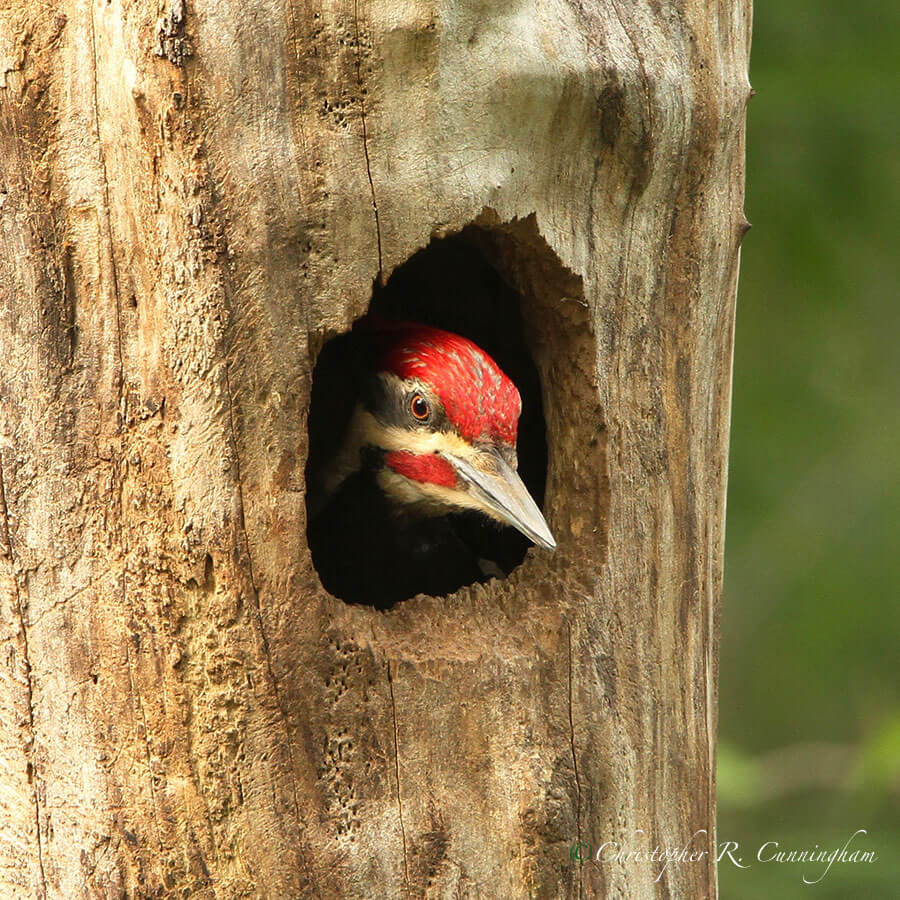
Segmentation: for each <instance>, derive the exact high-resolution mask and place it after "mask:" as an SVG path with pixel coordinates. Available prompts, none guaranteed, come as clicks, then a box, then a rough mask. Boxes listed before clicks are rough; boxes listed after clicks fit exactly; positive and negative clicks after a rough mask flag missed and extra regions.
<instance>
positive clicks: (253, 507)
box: [0, 0, 750, 898]
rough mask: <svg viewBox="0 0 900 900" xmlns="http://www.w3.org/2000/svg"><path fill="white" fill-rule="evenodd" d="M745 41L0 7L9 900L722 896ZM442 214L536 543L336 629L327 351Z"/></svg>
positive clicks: (741, 16) (713, 21)
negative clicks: (317, 563)
mask: <svg viewBox="0 0 900 900" xmlns="http://www.w3.org/2000/svg"><path fill="white" fill-rule="evenodd" d="M749 17H750V13H749V2H747V3H734V4H720V5H713V6H709V4H706V3H700V2H697V0H687V2H685V3H683V4H679V5H678V6H677V7H671V6H665V5H664V6H658V5H656V4H647V5H642V4H628V3H622V2H620V0H596V2H587V3H578V2H573V0H546V2H536V3H513V4H510V3H501V4H491V3H486V4H482V3H474V2H471V3H466V2H462V3H454V2H447V3H429V2H425V0H415V2H409V3H403V4H399V3H398V4H376V3H366V2H358V0H354V2H347V0H343V2H341V0H335V2H331V3H328V4H323V5H318V4H315V3H303V2H294V0H288V2H287V3H284V2H268V0H250V2H235V0H222V2H218V3H189V4H187V5H186V6H185V4H184V3H183V2H182V0H169V4H168V5H163V4H161V3H160V2H157V3H152V4H151V3H147V2H144V0H134V2H125V0H107V2H97V0H90V2H78V0H68V2H63V3H61V4H59V5H58V6H57V7H55V8H53V9H50V8H48V7H47V6H46V5H45V4H42V3H38V2H36V0H11V2H7V3H6V4H5V5H4V7H3V9H2V10H0V154H2V156H0V271H2V282H0V346H2V351H3V356H4V360H5V365H4V367H3V369H2V372H0V403H2V410H0V413H2V418H0V647H2V652H0V895H2V896H3V897H48V898H50V897H53V898H76V897H91V898H93V897H98V898H99V897H104V898H106V897H120V896H129V897H157V896H195V897H272V898H288V897H291V898H293V897H303V898H305V897H323V898H325V897H367V898H368V897H407V898H413V897H435V898H436V897H473V898H474V897H484V898H519V897H525V896H533V897H587V896H597V897H622V898H625V897H627V898H650V897H679V898H700V897H713V896H715V895H716V876H715V859H714V852H712V850H713V847H714V843H713V842H714V829H715V822H714V817H715V774H714V763H715V730H716V667H717V659H716V652H717V616H718V612H717V610H718V596H719V591H720V587H721V572H722V545H723V516H724V507H725V480H726V461H727V442H728V417H729V404H730V381H731V359H732V329H733V321H734V298H735V290H736V280H737V270H738V253H739V244H740V240H741V237H742V235H743V232H744V230H745V227H746V223H744V220H743V215H742V197H743V154H744V150H743V129H744V109H745V103H746V100H747V98H748V96H749V86H748V83H747V77H746V70H747V54H748V44H749ZM473 224H474V225H475V227H474V228H470V229H469V230H468V231H467V232H465V234H467V235H468V238H467V240H468V241H469V243H470V244H471V246H472V248H473V252H476V251H477V252H478V253H480V254H482V255H483V257H484V258H485V259H486V260H488V261H489V262H490V263H491V265H493V266H494V267H495V268H496V269H497V271H498V272H499V273H500V274H501V275H502V276H503V278H504V279H505V280H507V281H508V282H509V283H510V284H511V285H513V287H515V289H516V290H517V291H518V292H519V294H520V295H521V297H522V320H523V323H524V328H525V334H526V338H527V340H528V343H529V347H530V350H531V353H532V355H533V357H534V361H535V364H536V366H537V370H538V372H539V375H540V378H541V385H542V388H541V389H542V395H543V404H544V414H545V418H546V428H547V444H548V456H549V462H548V472H547V492H546V502H545V506H544V509H545V512H546V514H547V517H548V520H549V522H550V524H551V526H552V528H553V531H554V533H555V535H556V537H557V540H558V542H559V549H558V550H557V552H556V553H555V554H552V555H551V554H547V553H544V552H540V551H534V550H532V551H531V552H529V554H528V557H527V559H526V561H525V562H524V563H523V565H521V566H520V567H519V568H518V569H516V570H515V571H514V572H513V573H512V574H511V575H510V576H509V577H508V578H507V579H505V580H494V581H491V582H488V583H486V584H484V585H475V586H471V587H468V588H464V589H462V590H461V591H459V592H457V593H456V594H454V595H452V596H450V597H447V598H431V597H417V598H415V599H412V600H409V601H406V602H404V603H401V604H399V605H398V606H396V607H395V608H393V609H392V610H390V611H388V612H386V613H383V612H379V611H377V610H375V609H372V608H369V607H367V606H364V605H349V604H346V603H344V602H343V601H341V600H338V599H335V598H333V597H330V596H329V595H328V594H327V593H326V592H325V591H324V589H323V588H322V587H321V585H320V583H319V580H318V577H317V574H316V571H315V569H314V567H313V565H312V562H311V559H310V555H309V551H308V548H307V546H306V538H305V533H306V512H305V504H304V492H305V483H304V466H305V461H306V449H307V428H306V419H307V413H308V404H309V397H310V389H311V379H312V372H313V367H314V365H315V361H316V355H317V353H318V351H319V350H320V349H321V347H322V345H323V344H324V342H325V341H326V340H327V339H328V338H329V337H331V336H333V335H335V334H338V333H340V332H343V331H346V330H347V329H348V328H349V327H350V326H351V324H352V323H353V321H354V320H355V319H356V318H357V317H359V316H360V315H362V314H363V313H364V312H365V310H366V308H367V304H368V302H369V300H370V298H371V295H372V284H373V280H375V279H378V280H379V281H380V282H382V283H383V282H384V281H385V280H386V279H387V278H388V276H389V275H390V273H391V272H392V271H393V270H394V269H395V268H396V267H397V266H399V265H400V264H402V263H403V262H404V261H405V260H406V259H408V258H409V257H410V256H411V255H412V254H414V253H415V252H416V251H417V250H418V249H419V248H421V247H424V246H426V245H427V244H428V243H429V241H430V240H431V239H432V238H434V237H435V236H441V235H448V234H456V233H459V232H462V231H463V229H465V228H466V227H467V226H472V225H473ZM460 302H461V303H464V302H465V298H461V299H460ZM577 840H580V841H582V842H583V843H582V844H580V845H577V846H575V847H574V849H573V842H575V841H577ZM604 842H616V843H617V844H618V845H619V846H620V848H621V849H622V850H623V851H624V853H623V854H620V855H618V856H617V855H616V854H615V852H614V849H615V848H613V847H611V846H607V847H606V848H605V849H603V851H602V853H601V859H600V860H599V861H579V860H578V859H573V858H572V857H573V856H576V857H577V856H579V855H584V854H585V852H586V851H585V848H586V846H587V845H589V844H590V845H592V847H593V851H594V852H595V853H596V852H597V851H598V850H601V849H602V848H601V845H603V844H604ZM689 842H692V843H691V847H692V849H696V850H697V851H706V853H705V854H703V855H702V856H701V858H700V859H697V860H694V861H690V860H687V859H686V860H683V861H681V862H678V863H674V864H670V865H668V866H663V865H662V864H660V863H659V862H654V861H651V860H648V859H644V858H637V857H636V855H635V854H636V853H637V852H638V851H641V852H644V853H649V852H650V851H652V850H653V848H654V847H656V846H661V847H665V848H674V847H678V848H680V847H681V846H683V845H685V844H687V843H689ZM629 851H631V855H629Z"/></svg>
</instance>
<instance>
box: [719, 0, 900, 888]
mask: <svg viewBox="0 0 900 900" xmlns="http://www.w3.org/2000/svg"><path fill="white" fill-rule="evenodd" d="M898 44H900V2H897V0H857V2H853V3H851V2H849V0H843V2H841V0H815V2H814V0H782V2H772V0H770V2H768V3H763V2H759V3H757V4H756V8H755V10H754V36H753V54H752V61H751V81H752V83H753V86H754V88H755V89H756V91H757V96H756V97H755V99H754V100H753V101H752V102H751V104H750V107H749V111H748V147H747V202H746V210H747V216H748V218H749V219H750V221H751V222H752V223H753V226H754V227H753V230H752V231H751V232H750V233H749V234H748V235H747V238H746V239H745V241H744V247H743V257H742V261H741V276H740V288H739V294H738V317H737V346H736V356H735V372H734V377H735V381H734V414H733V427H732V440H731V469H730V475H729V491H728V526H727V530H728V534H727V541H726V555H725V568H726V577H725V594H724V599H723V613H722V646H721V687H720V728H719V737H720V761H719V823H718V831H719V840H720V842H721V841H725V840H732V841H738V842H739V843H740V845H741V850H740V853H741V855H742V856H744V857H745V859H744V861H745V863H747V862H750V863H752V865H751V867H750V868H748V869H745V870H741V869H738V868H736V867H735V866H734V865H732V864H731V863H729V862H728V861H723V862H722V863H721V864H720V885H721V895H722V897H723V898H725V900H757V898H766V900H771V898H778V900H793V898H809V897H813V896H814V897H816V898H829V900H832V898H833V900H838V898H839V900H853V898H857V897H859V898H862V897H867V898H892V900H893V898H896V897H900V603H898V599H900V414H898V413H900V349H898V347H897V344H898V340H900V306H898V299H900V297H898V293H900V291H898V287H900V271H898V269H900V266H898V237H900V230H898V222H900V78H898V71H900V50H898ZM858 828H866V829H868V832H869V834H868V835H867V836H865V837H862V838H858V839H857V840H856V842H854V845H853V846H854V847H864V848H866V849H874V850H875V851H876V853H877V854H878V856H879V859H878V860H877V862H875V863H873V864H856V865H852V864H850V865H848V864H845V865H839V864H837V863H835V865H834V866H833V867H832V868H831V871H830V872H829V874H828V876H827V877H826V878H824V879H823V880H822V881H821V882H820V883H818V884H816V885H812V886H809V885H805V884H803V882H802V880H801V879H802V875H803V874H806V875H807V876H808V877H810V878H816V877H818V875H819V874H820V873H821V870H822V868H823V867H822V866H818V867H816V866H803V865H799V864H782V865H778V864H775V863H768V864H761V863H759V862H757V861H756V860H755V854H756V850H757V848H758V847H759V845H760V844H761V843H763V842H764V841H775V840H777V841H779V843H780V845H781V848H782V849H804V848H811V847H813V846H814V845H815V844H818V845H819V847H820V848H828V849H832V848H835V847H840V846H842V845H843V844H844V842H845V841H846V840H847V838H849V837H850V835H851V834H853V832H855V831H856V830H857V829H858ZM748 857H749V859H748Z"/></svg>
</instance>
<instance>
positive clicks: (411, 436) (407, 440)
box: [359, 410, 475, 456]
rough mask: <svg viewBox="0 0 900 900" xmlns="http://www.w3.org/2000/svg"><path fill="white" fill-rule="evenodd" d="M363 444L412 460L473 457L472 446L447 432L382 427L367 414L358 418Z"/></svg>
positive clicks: (390, 426) (364, 413) (362, 414)
mask: <svg viewBox="0 0 900 900" xmlns="http://www.w3.org/2000/svg"><path fill="white" fill-rule="evenodd" d="M359 423H360V428H361V432H360V434H361V437H362V443H363V444H371V445H372V446H373V447H379V448H381V449H382V450H387V451H388V452H390V451H407V452H409V453H414V454H415V455H416V456H427V455H428V454H430V453H437V452H439V451H445V452H447V453H454V454H458V455H459V456H474V455H475V451H474V450H473V448H472V446H471V445H470V444H468V443H466V441H464V440H463V439H462V438H461V437H460V436H459V435H457V434H454V433H453V432H451V431H417V430H415V429H407V428H396V427H395V426H393V425H384V424H382V423H381V422H379V421H378V419H376V418H375V416H373V415H372V413H370V412H366V411H364V410H363V411H361V412H360V414H359Z"/></svg>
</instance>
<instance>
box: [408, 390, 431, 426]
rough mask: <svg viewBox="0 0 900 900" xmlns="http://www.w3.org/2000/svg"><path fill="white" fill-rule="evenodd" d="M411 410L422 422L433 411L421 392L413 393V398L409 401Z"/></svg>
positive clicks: (415, 417)
mask: <svg viewBox="0 0 900 900" xmlns="http://www.w3.org/2000/svg"><path fill="white" fill-rule="evenodd" d="M409 411H410V412H411V413H412V414H413V418H414V419H418V420H419V421H420V422H422V421H424V420H425V419H427V418H428V415H429V413H430V412H431V410H430V409H429V407H428V401H427V400H426V399H425V398H424V397H423V396H422V395H421V394H413V395H412V399H411V400H410V401H409Z"/></svg>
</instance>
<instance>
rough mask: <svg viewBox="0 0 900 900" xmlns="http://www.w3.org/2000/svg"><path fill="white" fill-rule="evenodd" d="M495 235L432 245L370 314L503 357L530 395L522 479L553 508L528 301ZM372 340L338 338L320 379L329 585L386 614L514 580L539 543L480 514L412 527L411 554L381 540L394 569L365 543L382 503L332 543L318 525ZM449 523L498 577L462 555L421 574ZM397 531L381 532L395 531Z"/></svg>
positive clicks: (312, 493) (378, 292) (323, 564)
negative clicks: (420, 551) (525, 309)
mask: <svg viewBox="0 0 900 900" xmlns="http://www.w3.org/2000/svg"><path fill="white" fill-rule="evenodd" d="M487 231H488V230H487V229H482V228H480V227H477V226H470V227H468V228H466V229H464V230H463V231H462V232H460V233H459V234H456V235H452V236H450V237H445V238H438V239H434V240H432V241H431V242H430V243H429V244H428V246H427V247H425V248H424V249H422V250H420V251H418V252H417V253H416V254H415V255H414V256H412V257H411V258H410V259H409V260H408V261H407V262H405V263H404V264H403V265H402V266H400V267H398V268H397V269H395V271H394V273H393V274H392V275H391V278H390V280H389V281H388V283H387V284H386V285H385V286H383V287H379V286H377V285H376V288H375V290H374V293H373V297H372V301H371V303H370V307H369V309H370V312H372V313H375V314H377V315H379V316H383V317H385V318H389V319H396V320H404V321H413V322H421V323H424V324H426V325H432V326H435V327H438V328H443V329H445V330H447V331H452V332H455V333H457V334H461V335H463V336H465V337H467V338H469V339H471V340H473V341H474V342H475V343H476V344H478V345H479V346H480V347H481V348H482V349H484V350H485V351H486V352H487V353H488V354H490V355H491V356H492V357H493V358H494V360H495V361H496V362H497V364H498V365H499V366H500V367H501V369H503V371H504V372H505V373H506V374H507V375H508V376H509V377H510V378H511V379H512V381H513V382H514V383H515V385H516V387H517V388H518V389H519V393H520V394H521V396H522V415H521V418H520V420H519V436H518V443H517V447H518V460H519V474H520V475H521V477H522V479H523V481H524V482H525V484H526V486H527V487H528V489H529V491H530V493H531V495H532V496H533V497H534V499H535V501H536V502H537V503H538V505H539V506H543V500H544V487H545V481H546V473H547V441H546V430H545V424H544V414H543V409H542V404H541V387H540V380H539V377H538V372H537V369H536V367H535V365H534V362H533V360H532V357H531V354H530V353H529V350H528V347H527V345H526V343H525V337H524V333H523V323H522V309H521V306H522V302H523V300H522V297H521V296H520V294H519V293H518V292H517V291H516V290H515V289H514V288H512V287H511V286H510V284H509V283H508V281H507V280H506V279H504V277H503V275H502V274H501V272H499V271H498V270H497V269H496V268H495V267H494V266H493V265H492V264H491V263H490V262H489V261H488V260H487V258H486V257H485V255H484V254H483V253H482V251H481V250H480V249H478V245H479V244H480V243H482V242H483V241H484V238H485V237H486V233H487ZM363 340H364V339H363V338H361V337H360V334H359V332H357V331H351V332H349V333H347V334H342V335H339V336H337V337H335V338H333V339H332V340H330V341H328V342H327V343H326V344H325V346H324V347H323V348H322V351H321V353H320V354H319V357H318V361H317V363H316V367H315V370H314V373H313V386H312V399H311V407H310V416H309V440H310V452H309V461H308V464H307V473H306V475H307V486H308V491H307V513H308V522H309V528H308V538H309V544H310V549H311V551H312V556H313V563H314V565H315V567H316V570H317V572H318V573H319V577H320V579H321V581H322V584H323V585H324V586H325V588H326V589H327V590H328V591H329V592H330V593H332V594H334V595H335V596H338V597H340V598H341V599H343V600H346V601H348V602H350V603H362V604H368V605H373V606H376V607H379V608H382V609H385V608H388V607H390V606H392V605H393V604H395V603H397V602H399V601H401V600H405V599H407V598H408V597H411V596H414V595H415V594H418V593H431V594H433V595H439V596H440V595H445V594H449V593H452V592H453V591H456V590H457V589H459V588H461V587H463V586H465V585H466V584H470V583H473V582H474V581H486V580H488V579H489V578H490V577H501V576H503V575H505V574H509V573H510V572H511V571H512V570H513V569H514V568H515V567H516V566H518V565H519V564H520V563H521V562H522V560H523V559H524V557H525V554H526V552H527V550H528V548H529V546H531V544H530V542H529V541H528V539H527V538H525V537H524V536H522V535H521V534H519V532H517V531H515V530H514V529H512V528H508V527H504V526H501V525H499V524H496V523H494V522H493V521H491V520H488V519H487V518H486V517H484V516H482V515H480V514H478V513H475V512H471V513H460V514H454V515H453V516H452V517H450V519H449V520H447V521H445V522H444V523H436V522H434V521H429V520H422V521H420V522H413V523H411V524H410V523H407V525H406V526H404V528H403V529H402V530H403V532H404V541H408V540H409V539H410V536H411V535H410V531H412V532H413V534H412V538H413V544H412V546H411V548H410V549H409V551H407V550H406V549H404V548H403V547H401V548H400V549H399V551H398V549H397V547H395V546H393V545H391V544H390V541H391V539H392V537H393V535H391V534H387V533H384V534H379V535H378V541H379V542H381V541H383V542H384V547H383V556H384V565H379V556H380V555H381V554H382V545H381V543H377V544H376V546H375V547H374V548H373V547H372V546H368V545H367V546H366V547H361V546H357V545H361V544H367V540H365V539H358V534H357V532H356V527H359V528H361V529H364V528H365V527H366V521H365V520H366V517H367V516H371V517H372V520H373V521H380V520H379V519H378V518H377V515H376V510H375V509H374V508H373V507H372V506H371V503H372V502H373V501H374V500H375V499H377V498H371V497H369V498H366V497H365V496H364V497H363V498H362V502H360V503H359V510H358V515H356V516H353V517H351V519H350V521H351V523H355V525H354V527H351V528H349V529H343V530H341V531H340V533H335V532H334V530H332V532H331V533H330V534H329V536H328V537H327V539H326V538H323V536H322V534H317V533H316V530H317V527H318V526H317V521H322V516H323V514H322V513H321V512H320V509H321V506H322V503H321V501H320V499H317V495H316V484H317V480H318V474H319V473H320V472H321V471H322V468H323V467H324V466H325V465H327V463H328V461H329V460H330V459H332V458H333V456H334V455H335V454H336V453H337V449H338V446H339V444H340V442H341V439H342V437H343V434H344V431H345V428H346V425H347V422H348V420H349V417H350V415H351V413H352V411H353V408H354V406H355V404H356V401H357V398H358V395H359V390H360V387H359V385H360V379H361V377H362V375H363V371H364V369H365V366H366V362H365V360H366V348H365V346H364V345H363V344H362V343H361V341H363ZM447 522H449V524H450V527H452V529H453V531H454V533H455V534H458V535H459V536H460V537H461V539H462V541H464V542H465V544H466V545H467V546H468V547H471V548H473V551H474V553H475V555H476V556H477V558H479V559H485V560H489V561H491V563H493V566H488V567H487V568H488V571H489V572H491V573H492V574H484V573H481V572H480V573H476V574H474V575H473V572H472V570H471V566H470V565H467V564H462V563H460V562H458V560H457V558H456V556H455V555H454V554H452V553H451V554H448V555H447V558H446V559H443V558H440V559H439V561H438V563H437V564H433V563H432V564H430V565H429V568H428V570H427V571H421V570H417V548H418V547H419V544H417V543H416V541H420V542H424V543H428V542H433V541H439V540H441V528H443V527H446V525H447ZM390 527H391V526H389V527H388V528H381V529H380V531H381V532H387V531H390ZM416 533H417V534H416ZM355 534H356V537H354V535H355ZM473 558H474V557H473ZM481 568H482V569H483V568H484V566H482V567H481ZM398 571H399V572H403V573H405V574H404V575H403V577H399V578H398ZM436 588H437V589H436Z"/></svg>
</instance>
